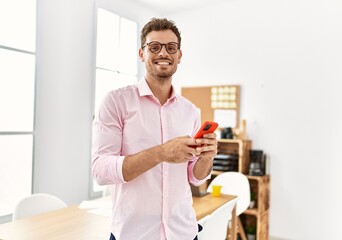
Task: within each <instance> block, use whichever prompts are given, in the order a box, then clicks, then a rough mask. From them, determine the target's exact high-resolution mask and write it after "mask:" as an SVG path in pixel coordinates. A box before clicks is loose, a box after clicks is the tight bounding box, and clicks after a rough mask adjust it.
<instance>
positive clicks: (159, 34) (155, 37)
mask: <svg viewBox="0 0 342 240" xmlns="http://www.w3.org/2000/svg"><path fill="white" fill-rule="evenodd" d="M146 39H147V42H151V41H162V40H166V41H168V42H178V39H177V36H176V34H175V33H174V32H172V31H171V30H161V31H152V32H150V33H148V34H147V36H146Z"/></svg>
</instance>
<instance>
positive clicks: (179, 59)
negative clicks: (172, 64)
mask: <svg viewBox="0 0 342 240" xmlns="http://www.w3.org/2000/svg"><path fill="white" fill-rule="evenodd" d="M182 56H183V53H182V50H180V49H179V53H178V63H180V62H181V59H182Z"/></svg>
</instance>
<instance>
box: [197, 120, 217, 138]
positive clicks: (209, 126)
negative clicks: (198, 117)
mask: <svg viewBox="0 0 342 240" xmlns="http://www.w3.org/2000/svg"><path fill="white" fill-rule="evenodd" d="M217 127H218V124H217V122H212V121H206V122H204V123H203V124H202V126H201V127H200V129H199V130H198V131H197V133H196V135H195V136H194V138H195V139H196V138H201V137H203V135H204V134H206V133H213V132H214V131H215V130H216V128H217Z"/></svg>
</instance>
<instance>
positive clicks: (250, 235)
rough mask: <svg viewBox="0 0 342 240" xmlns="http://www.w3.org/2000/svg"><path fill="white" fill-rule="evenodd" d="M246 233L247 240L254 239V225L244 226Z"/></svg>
mask: <svg viewBox="0 0 342 240" xmlns="http://www.w3.org/2000/svg"><path fill="white" fill-rule="evenodd" d="M246 234H247V239H248V240H255V237H256V235H255V234H256V226H255V225H250V226H247V227H246Z"/></svg>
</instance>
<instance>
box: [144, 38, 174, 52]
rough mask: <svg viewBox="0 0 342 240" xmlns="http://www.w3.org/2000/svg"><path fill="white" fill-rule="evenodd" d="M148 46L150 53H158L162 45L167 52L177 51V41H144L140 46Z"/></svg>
mask: <svg viewBox="0 0 342 240" xmlns="http://www.w3.org/2000/svg"><path fill="white" fill-rule="evenodd" d="M146 46H148V50H150V51H151V53H155V54H156V53H159V52H160V51H161V50H162V48H163V46H165V49H166V51H167V52H168V53H170V54H175V53H176V52H177V51H178V49H179V48H178V43H176V42H169V43H164V44H162V43H160V42H157V41H153V42H149V43H145V44H144V45H143V46H142V47H141V48H144V47H146Z"/></svg>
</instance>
